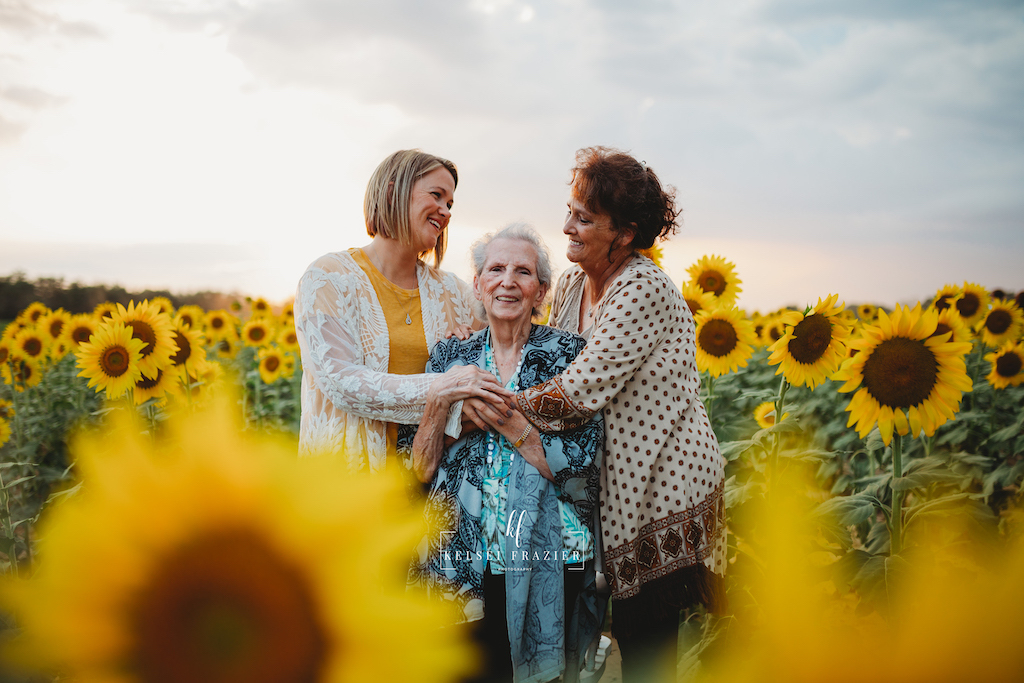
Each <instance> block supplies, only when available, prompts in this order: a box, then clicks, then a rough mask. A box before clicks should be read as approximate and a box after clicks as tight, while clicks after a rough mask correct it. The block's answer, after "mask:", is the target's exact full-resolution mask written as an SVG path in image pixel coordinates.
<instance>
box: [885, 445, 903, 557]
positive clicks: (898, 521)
mask: <svg viewBox="0 0 1024 683" xmlns="http://www.w3.org/2000/svg"><path fill="white" fill-rule="evenodd" d="M902 476H903V437H902V436H901V435H900V434H899V432H897V433H896V434H893V437H892V484H890V486H892V485H893V484H895V483H896V480H897V479H899V478H901V477H902ZM905 494H906V491H897V490H895V488H893V492H892V526H891V533H890V534H889V557H893V556H894V555H897V554H899V553H900V552H901V551H902V550H903V497H904V495H905Z"/></svg>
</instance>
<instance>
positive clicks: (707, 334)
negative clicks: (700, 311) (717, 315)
mask: <svg viewBox="0 0 1024 683" xmlns="http://www.w3.org/2000/svg"><path fill="white" fill-rule="evenodd" d="M697 341H698V342H700V346H701V348H702V349H704V351H705V352H706V353H709V354H711V355H712V356H715V357H716V358H721V357H722V356H728V355H729V354H730V353H731V352H732V350H733V349H735V348H736V342H737V341H738V338H737V336H736V328H734V327H733V326H732V325H731V324H730V323H729V322H727V321H725V320H717V319H716V320H709V321H707V322H706V323H704V326H703V327H701V330H700V336H699V338H698V339H697Z"/></svg>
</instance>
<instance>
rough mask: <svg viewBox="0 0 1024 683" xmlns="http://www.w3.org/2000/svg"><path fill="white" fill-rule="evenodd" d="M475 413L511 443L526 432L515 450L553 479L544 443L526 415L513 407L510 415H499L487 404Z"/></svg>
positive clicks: (547, 477) (548, 478)
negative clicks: (524, 438)
mask: <svg viewBox="0 0 1024 683" xmlns="http://www.w3.org/2000/svg"><path fill="white" fill-rule="evenodd" d="M477 415H479V416H480V417H481V418H482V419H483V420H484V421H485V422H487V424H488V425H490V427H491V429H493V430H494V431H496V432H498V433H499V434H501V435H502V436H503V437H505V439H506V440H508V442H509V443H511V444H515V443H516V442H517V441H519V439H521V438H522V436H523V434H526V440H525V441H523V443H522V445H520V446H519V448H517V449H516V450H517V451H519V454H520V455H522V456H523V458H525V459H526V462H528V463H530V464H531V465H533V466H534V467H536V468H537V471H538V472H540V475H541V476H542V477H544V478H545V479H547V480H548V481H554V480H555V475H554V474H553V473H552V472H551V468H550V467H548V460H547V458H546V457H545V456H544V444H543V442H542V441H541V440H540V432H538V431H537V428H536V427H534V426H533V425H532V424H531V423H530V421H529V420H527V419H526V416H524V415H523V414H522V413H521V412H519V411H518V410H514V409H513V410H512V415H511V416H508V417H505V416H502V415H499V414H498V412H497V411H496V410H494V409H493V407H492V406H489V405H487V404H484V405H483V406H481V407H480V409H479V410H478V411H477ZM527 427H529V432H527Z"/></svg>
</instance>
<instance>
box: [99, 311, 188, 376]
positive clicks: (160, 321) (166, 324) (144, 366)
mask: <svg viewBox="0 0 1024 683" xmlns="http://www.w3.org/2000/svg"><path fill="white" fill-rule="evenodd" d="M114 320H115V321H117V322H122V323H124V324H125V326H127V327H128V328H129V329H131V331H132V336H133V337H135V338H136V339H139V340H141V341H142V344H143V346H142V360H140V361H139V369H140V370H142V374H143V375H145V376H146V377H149V378H151V379H152V378H155V377H156V374H157V371H158V370H161V369H164V368H167V367H170V365H171V356H172V355H173V354H174V353H175V352H176V351H177V350H178V347H177V346H176V345H175V344H174V327H173V325H172V324H171V318H170V316H168V315H167V314H166V313H161V312H160V311H158V310H157V306H156V304H152V303H149V302H147V301H143V302H141V303H140V304H138V305H136V304H135V302H134V301H131V302H129V303H128V308H125V307H124V306H122V305H121V304H118V305H117V313H116V314H114Z"/></svg>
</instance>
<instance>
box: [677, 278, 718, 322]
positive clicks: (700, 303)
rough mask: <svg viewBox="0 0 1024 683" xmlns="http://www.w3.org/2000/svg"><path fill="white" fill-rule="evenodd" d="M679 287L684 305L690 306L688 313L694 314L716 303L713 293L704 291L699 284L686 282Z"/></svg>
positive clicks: (713, 306) (708, 308)
mask: <svg viewBox="0 0 1024 683" xmlns="http://www.w3.org/2000/svg"><path fill="white" fill-rule="evenodd" d="M679 289H680V291H681V292H682V293H683V299H684V300H685V301H686V305H687V306H689V307H690V313H691V314H693V315H694V316H696V315H697V314H698V313H700V312H701V311H707V310H710V309H712V308H715V307H716V306H717V305H718V301H717V300H716V299H715V295H714V294H713V293H711V292H705V291H704V290H703V289H701V288H700V286H699V285H695V284H693V283H692V282H687V283H686V284H684V285H683V286H682V287H680V288H679Z"/></svg>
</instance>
